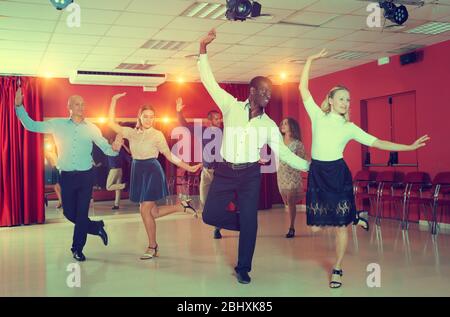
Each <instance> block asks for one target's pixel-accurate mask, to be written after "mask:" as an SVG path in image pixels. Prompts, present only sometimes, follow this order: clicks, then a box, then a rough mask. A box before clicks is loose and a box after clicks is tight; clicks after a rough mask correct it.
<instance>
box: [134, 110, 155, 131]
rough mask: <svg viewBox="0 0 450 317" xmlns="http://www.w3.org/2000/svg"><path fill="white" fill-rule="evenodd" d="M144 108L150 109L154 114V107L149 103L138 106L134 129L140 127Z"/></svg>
mask: <svg viewBox="0 0 450 317" xmlns="http://www.w3.org/2000/svg"><path fill="white" fill-rule="evenodd" d="M145 110H150V111H152V112H153V114H154V115H155V116H156V112H155V109H154V108H153V107H152V106H150V105H143V106H141V107H140V108H139V112H138V116H137V122H136V129H139V130H140V129H142V122H141V115H142V113H143V112H144V111H145Z"/></svg>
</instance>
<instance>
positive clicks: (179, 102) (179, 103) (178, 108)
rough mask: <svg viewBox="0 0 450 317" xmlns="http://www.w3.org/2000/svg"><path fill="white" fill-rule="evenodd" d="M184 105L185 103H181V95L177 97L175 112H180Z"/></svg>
mask: <svg viewBox="0 0 450 317" xmlns="http://www.w3.org/2000/svg"><path fill="white" fill-rule="evenodd" d="M184 107H186V105H183V99H181V97H178V98H177V112H180V111H181V110H183V108H184Z"/></svg>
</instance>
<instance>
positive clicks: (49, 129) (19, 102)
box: [14, 87, 53, 133]
mask: <svg viewBox="0 0 450 317" xmlns="http://www.w3.org/2000/svg"><path fill="white" fill-rule="evenodd" d="M14 104H15V106H16V115H17V118H19V120H20V122H22V125H23V126H24V127H25V129H27V130H28V131H31V132H39V133H53V126H52V123H51V122H50V121H34V120H33V119H31V118H30V116H29V115H28V113H27V111H26V110H25V108H24V107H23V95H22V89H21V88H20V87H19V88H18V89H17V91H16V97H15V101H14Z"/></svg>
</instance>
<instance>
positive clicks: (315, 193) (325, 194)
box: [306, 159, 356, 226]
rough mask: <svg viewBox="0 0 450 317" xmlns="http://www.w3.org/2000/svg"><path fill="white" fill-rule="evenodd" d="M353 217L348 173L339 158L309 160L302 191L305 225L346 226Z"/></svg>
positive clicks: (347, 169)
mask: <svg viewBox="0 0 450 317" xmlns="http://www.w3.org/2000/svg"><path fill="white" fill-rule="evenodd" d="M355 219H356V207H355V198H354V195H353V181H352V174H351V172H350V170H349V168H348V166H347V164H346V163H345V161H344V160H343V159H340V160H336V161H329V162H328V161H317V160H312V161H311V165H310V168H309V174H308V188H307V191H306V221H307V224H308V225H309V226H347V225H349V224H350V223H353V222H354V221H355Z"/></svg>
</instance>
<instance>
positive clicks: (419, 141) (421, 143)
mask: <svg viewBox="0 0 450 317" xmlns="http://www.w3.org/2000/svg"><path fill="white" fill-rule="evenodd" d="M428 140H430V137H429V136H428V135H427V134H425V135H424V136H422V137H420V138H418V139H417V140H416V141H415V142H414V143H413V144H411V145H410V147H411V150H417V149H418V148H421V147H423V146H425V145H426V142H427V141H428Z"/></svg>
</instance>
